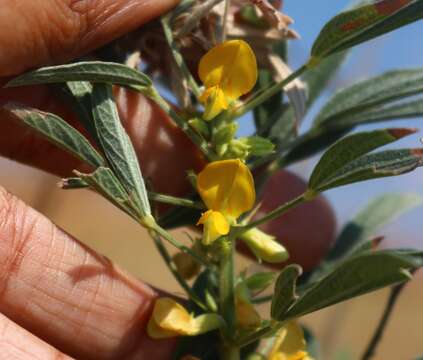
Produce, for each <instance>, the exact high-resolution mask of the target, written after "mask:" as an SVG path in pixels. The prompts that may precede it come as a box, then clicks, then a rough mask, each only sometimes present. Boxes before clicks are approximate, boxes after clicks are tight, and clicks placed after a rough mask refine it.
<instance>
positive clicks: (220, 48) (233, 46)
mask: <svg viewBox="0 0 423 360" xmlns="http://www.w3.org/2000/svg"><path fill="white" fill-rule="evenodd" d="M198 74H199V76H200V79H201V81H202V82H203V84H204V86H205V88H206V89H205V91H204V93H203V95H202V96H201V98H200V101H201V102H202V103H203V104H204V105H205V111H204V116H203V117H204V119H205V120H211V119H213V118H214V117H216V116H217V115H219V113H220V112H222V111H223V110H226V109H227V108H228V107H229V105H230V103H231V102H233V101H234V100H236V99H238V98H239V97H240V96H242V95H244V94H247V93H248V92H250V91H251V89H252V88H253V87H254V85H255V83H256V81H257V61H256V57H255V55H254V52H253V50H252V49H251V47H250V46H249V45H248V44H247V43H246V42H245V41H243V40H230V41H226V42H224V43H223V44H219V45H217V46H215V47H214V48H212V49H211V50H210V51H209V52H207V54H205V55H204V56H203V57H202V59H201V61H200V65H199V70H198Z"/></svg>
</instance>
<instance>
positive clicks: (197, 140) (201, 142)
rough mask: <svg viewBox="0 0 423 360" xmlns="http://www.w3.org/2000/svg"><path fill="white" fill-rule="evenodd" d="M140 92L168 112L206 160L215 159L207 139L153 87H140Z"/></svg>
mask: <svg viewBox="0 0 423 360" xmlns="http://www.w3.org/2000/svg"><path fill="white" fill-rule="evenodd" d="M140 90H141V91H142V93H143V94H144V95H145V96H147V97H149V98H150V99H152V100H153V101H154V102H155V103H156V104H157V105H159V106H160V107H161V109H162V110H163V111H164V112H165V113H166V114H168V115H169V116H170V117H171V118H172V119H173V121H174V122H175V123H176V125H178V126H179V128H180V129H181V130H182V131H183V132H184V133H185V134H186V135H187V136H188V137H189V138H190V139H191V141H192V142H193V143H194V144H195V145H197V147H198V148H199V149H200V150H201V151H202V152H203V154H204V155H205V156H206V158H207V159H208V160H211V161H213V160H217V158H218V157H217V155H216V154H215V153H214V152H213V151H212V150H211V149H210V146H209V144H208V143H207V141H206V140H205V139H204V138H203V137H201V136H200V135H199V134H198V133H197V132H196V131H195V130H194V129H193V128H191V126H189V124H188V122H187V121H186V120H185V119H183V118H181V117H180V116H179V115H178V114H177V113H176V111H175V110H173V108H172V107H171V106H170V105H169V104H168V103H167V101H166V100H165V99H163V98H162V97H161V95H160V94H159V93H158V91H157V90H156V89H154V88H147V89H140Z"/></svg>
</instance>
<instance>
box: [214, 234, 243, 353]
mask: <svg viewBox="0 0 423 360" xmlns="http://www.w3.org/2000/svg"><path fill="white" fill-rule="evenodd" d="M219 310H220V314H221V315H222V317H223V318H224V319H225V322H226V328H225V329H224V331H222V343H223V347H222V359H224V360H239V359H240V354H239V348H238V347H237V346H235V344H233V338H234V334H235V332H236V313H235V274H234V241H232V239H231V238H229V237H224V238H222V239H221V244H220V267H219Z"/></svg>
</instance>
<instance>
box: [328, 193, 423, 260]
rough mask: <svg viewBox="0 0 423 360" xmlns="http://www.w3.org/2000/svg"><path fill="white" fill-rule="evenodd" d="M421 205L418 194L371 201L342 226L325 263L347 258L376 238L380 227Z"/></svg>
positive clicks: (403, 194) (396, 195)
mask: <svg viewBox="0 0 423 360" xmlns="http://www.w3.org/2000/svg"><path fill="white" fill-rule="evenodd" d="M421 204H422V197H421V196H420V195H418V194H406V193H397V194H395V193H393V194H384V195H381V196H379V197H377V198H375V199H373V200H372V201H371V202H370V203H369V204H368V205H367V206H366V207H365V208H364V209H363V210H361V211H360V212H359V213H358V214H357V215H356V216H355V217H354V218H353V219H352V220H351V221H350V222H349V223H347V224H346V225H345V226H344V228H343V229H342V231H341V233H340V235H339V236H338V238H337V240H336V242H335V245H334V247H333V248H332V249H331V251H330V252H329V254H328V256H327V257H326V260H325V262H328V261H335V260H338V259H340V258H344V257H345V256H348V254H350V253H351V252H353V251H355V249H357V248H358V247H359V246H361V245H363V244H364V243H365V242H366V241H368V240H370V239H371V237H372V236H376V235H377V234H376V231H377V230H378V229H380V228H381V227H382V226H384V225H385V224H387V223H389V222H391V221H393V220H394V219H395V218H397V217H399V216H400V215H402V214H403V213H405V212H407V211H409V210H411V209H413V208H415V207H417V206H420V205H421Z"/></svg>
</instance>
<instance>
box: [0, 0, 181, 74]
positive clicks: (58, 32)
mask: <svg viewBox="0 0 423 360" xmlns="http://www.w3.org/2000/svg"><path fill="white" fill-rule="evenodd" d="M178 2H179V0H102V1H96V0H44V1H27V0H15V1H12V2H11V1H9V0H0V24H1V29H2V31H1V33H0V76H8V75H14V74H18V73H20V72H23V71H25V70H27V69H28V68H31V67H37V66H41V65H45V64H52V63H59V62H63V61H67V60H69V59H73V58H75V57H77V56H80V55H82V54H85V53H87V52H89V51H90V50H92V49H94V48H96V47H99V46H101V45H103V44H105V43H107V42H109V41H111V40H113V39H115V38H117V37H119V36H121V35H123V34H125V33H126V32H129V31H131V30H134V29H135V28H137V27H138V26H140V25H142V24H143V23H145V22H147V21H149V20H151V19H152V18H154V17H157V16H158V15H160V14H161V13H163V12H165V11H167V10H169V9H170V8H171V7H173V6H175V5H176V4H177V3H178ZM17 30H18V31H17Z"/></svg>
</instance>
